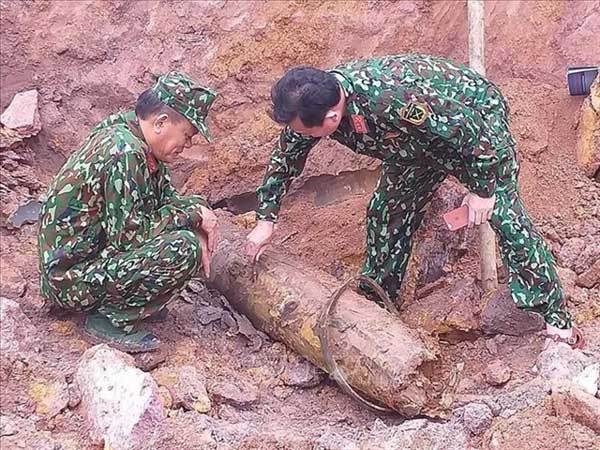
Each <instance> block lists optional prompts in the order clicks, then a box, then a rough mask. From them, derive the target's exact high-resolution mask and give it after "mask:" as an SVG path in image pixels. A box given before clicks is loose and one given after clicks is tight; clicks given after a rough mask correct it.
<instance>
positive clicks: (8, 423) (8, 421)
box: [0, 415, 19, 437]
mask: <svg viewBox="0 0 600 450" xmlns="http://www.w3.org/2000/svg"><path fill="white" fill-rule="evenodd" d="M18 432H19V429H18V428H17V426H16V425H15V423H14V421H13V420H12V418H10V417H9V416H4V415H2V416H0V437H2V436H13V435H15V434H17V433H18Z"/></svg>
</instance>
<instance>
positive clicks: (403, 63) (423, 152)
mask: <svg viewBox="0 0 600 450" xmlns="http://www.w3.org/2000/svg"><path fill="white" fill-rule="evenodd" d="M330 73H332V74H333V75H334V76H335V77H336V78H337V79H338V81H339V83H340V85H341V87H342V88H343V90H344V92H345V95H346V97H347V104H346V115H345V116H344V118H343V120H342V122H341V124H340V126H339V128H338V129H337V130H336V131H335V132H334V133H333V134H332V135H331V136H329V137H330V138H332V139H335V140H336V141H338V142H340V143H341V144H344V145H346V146H347V147H349V148H350V149H352V150H353V151H355V152H357V153H360V154H363V155H367V156H371V157H374V158H378V159H380V160H381V161H382V172H381V177H380V179H379V183H378V185H377V188H376V190H375V193H374V194H373V197H372V199H371V202H370V204H369V208H368V212H367V257H366V262H365V264H364V267H363V273H364V274H365V275H367V276H369V277H371V278H372V279H374V280H375V281H376V282H377V283H379V284H380V285H381V286H382V287H383V288H384V289H385V290H386V291H387V293H388V294H389V295H390V297H391V298H395V297H396V296H397V292H398V289H399V287H400V283H401V282H402V278H403V275H404V272H405V270H406V266H407V263H408V258H409V255H410V251H411V237H412V235H413V234H414V233H415V231H416V230H417V228H418V227H419V225H420V223H421V219H422V218H423V214H424V211H425V208H426V206H427V204H428V203H429V201H430V200H431V197H432V196H433V194H434V192H435V191H436V189H437V188H438V186H439V185H440V183H441V182H442V181H443V180H444V178H445V177H446V176H447V175H453V176H455V177H456V178H458V180H459V181H460V182H461V183H462V184H464V185H465V186H466V187H467V188H468V189H469V190H470V191H471V192H473V193H475V194H477V195H479V196H481V197H490V196H492V195H493V194H495V195H496V204H495V207H494V212H493V217H492V219H491V225H492V227H493V228H494V230H495V232H496V234H497V236H498V238H499V241H500V246H501V248H502V255H503V258H504V262H505V264H506V266H507V267H508V269H509V275H510V280H509V283H510V288H511V291H512V295H513V299H514V301H515V302H516V304H517V305H518V306H519V307H520V308H523V309H526V310H530V311H535V312H538V313H540V314H542V315H543V316H544V318H545V320H546V322H547V323H549V324H551V325H554V326H557V327H559V328H569V327H571V318H570V315H569V313H568V312H567V311H566V310H565V309H564V308H563V306H562V303H563V298H564V297H563V292H562V289H561V286H560V283H559V280H558V277H557V274H556V270H555V263H554V260H553V258H552V255H551V254H550V252H549V251H548V248H547V247H546V245H545V243H544V241H543V239H542V237H541V236H540V234H539V233H538V232H537V231H536V230H535V228H534V226H533V224H532V223H531V220H530V219H529V217H528V216H527V214H526V212H525V209H524V207H523V203H522V201H521V199H520V198H519V194H518V190H517V176H518V172H519V164H518V161H517V158H516V155H515V141H514V139H513V138H512V136H511V134H510V131H509V125H508V105H507V104H506V101H505V99H504V97H503V96H502V94H501V93H500V91H499V89H498V88H497V87H496V86H495V85H494V84H493V83H491V82H490V81H488V80H486V79H485V78H483V77H482V76H481V75H479V74H478V73H476V72H474V71H473V70H471V69H469V68H467V67H465V66H462V65H457V64H454V63H453V62H451V61H448V60H446V59H442V58H434V57H424V56H418V55H404V56H391V57H384V58H376V59H370V60H366V61H356V62H351V63H348V64H346V65H343V66H340V67H337V68H335V69H333V70H331V71H330ZM317 142H318V139H317V138H311V137H306V136H302V135H300V134H298V133H295V132H294V131H293V130H292V129H291V128H290V127H286V128H285V129H284V130H283V131H282V134H281V137H280V139H279V141H278V143H277V145H276V148H275V150H274V152H273V154H272V156H271V160H270V164H269V166H268V168H267V171H266V175H265V177H264V181H263V184H262V185H261V186H260V187H259V188H258V190H257V194H258V201H259V206H258V209H257V216H258V218H259V219H262V220H269V221H276V220H277V215H278V211H279V206H280V203H281V199H282V197H283V195H284V194H285V193H286V191H287V189H288V188H289V185H290V183H291V181H292V179H293V178H295V177H297V176H298V175H300V173H301V172H302V170H303V168H304V164H305V162H306V158H307V156H308V154H309V152H310V150H311V148H312V147H313V146H314V145H315V144H316V143H317Z"/></svg>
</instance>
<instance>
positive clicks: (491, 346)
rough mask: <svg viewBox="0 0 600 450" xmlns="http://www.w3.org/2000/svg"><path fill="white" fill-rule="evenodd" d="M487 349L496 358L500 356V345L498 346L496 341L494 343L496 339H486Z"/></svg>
mask: <svg viewBox="0 0 600 450" xmlns="http://www.w3.org/2000/svg"><path fill="white" fill-rule="evenodd" d="M485 348H486V349H487V351H488V353H489V354H490V355H492V356H496V355H497V354H498V344H496V341H494V339H486V340H485Z"/></svg>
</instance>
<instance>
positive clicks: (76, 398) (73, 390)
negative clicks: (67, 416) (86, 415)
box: [68, 381, 81, 409]
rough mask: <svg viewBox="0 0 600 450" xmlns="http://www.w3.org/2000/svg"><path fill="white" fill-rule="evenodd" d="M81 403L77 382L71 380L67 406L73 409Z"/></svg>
mask: <svg viewBox="0 0 600 450" xmlns="http://www.w3.org/2000/svg"><path fill="white" fill-rule="evenodd" d="M80 403H81V390H80V389H79V386H78V385H77V382H75V381H73V382H72V383H71V384H69V403H68V406H69V408H71V409H73V408H75V407H77V406H79V404H80Z"/></svg>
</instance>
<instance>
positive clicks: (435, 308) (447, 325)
mask: <svg viewBox="0 0 600 450" xmlns="http://www.w3.org/2000/svg"><path fill="white" fill-rule="evenodd" d="M480 295H481V294H480V290H479V288H478V287H477V285H476V284H475V280H474V279H473V278H467V279H463V280H458V281H456V282H455V283H454V284H451V285H450V286H448V287H446V288H443V289H440V290H437V291H435V292H434V293H433V294H431V295H428V296H427V297H424V298H421V299H418V300H415V301H413V302H412V303H411V304H410V306H409V307H408V308H407V309H406V310H405V311H404V312H403V313H402V319H403V320H404V321H405V322H406V323H407V324H408V325H410V326H412V327H414V328H419V329H424V330H426V331H427V332H429V333H432V334H436V335H443V336H444V339H446V340H451V341H455V342H456V341H460V340H464V339H469V338H470V337H471V336H472V335H473V334H477V333H479V332H480V327H479V323H480V320H479V314H480V313H481V308H480V298H481V297H480Z"/></svg>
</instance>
